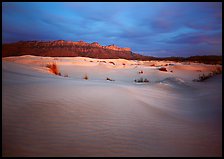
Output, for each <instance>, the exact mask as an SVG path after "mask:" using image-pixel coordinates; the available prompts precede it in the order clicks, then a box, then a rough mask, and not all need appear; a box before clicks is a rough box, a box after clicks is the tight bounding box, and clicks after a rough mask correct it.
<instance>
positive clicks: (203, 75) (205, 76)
mask: <svg viewBox="0 0 224 159" xmlns="http://www.w3.org/2000/svg"><path fill="white" fill-rule="evenodd" d="M221 73H222V69H221V67H217V68H216V70H214V71H212V72H210V73H209V74H208V75H205V74H204V73H203V74H202V75H199V77H198V79H194V80H193V81H194V82H202V81H205V80H207V79H209V78H211V77H213V76H215V75H218V74H221Z"/></svg>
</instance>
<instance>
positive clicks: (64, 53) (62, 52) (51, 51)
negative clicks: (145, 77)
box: [2, 40, 149, 60]
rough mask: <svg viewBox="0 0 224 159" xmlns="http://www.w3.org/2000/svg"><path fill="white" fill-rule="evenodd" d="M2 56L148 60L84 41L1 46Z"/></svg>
mask: <svg viewBox="0 0 224 159" xmlns="http://www.w3.org/2000/svg"><path fill="white" fill-rule="evenodd" d="M2 47H3V49H2V56H3V57H7V56H20V55H36V56H50V57H56V56H58V57H76V56H83V57H92V58H105V59H107V58H124V59H139V60H140V59H142V60H143V59H145V60H146V59H149V57H147V56H143V55H140V54H135V53H133V52H131V49H130V48H120V47H118V46H116V45H108V46H101V45H100V44H99V43H97V42H93V43H87V42H84V41H78V42H73V41H64V40H56V41H46V42H43V41H19V42H16V43H11V44H3V45H2Z"/></svg>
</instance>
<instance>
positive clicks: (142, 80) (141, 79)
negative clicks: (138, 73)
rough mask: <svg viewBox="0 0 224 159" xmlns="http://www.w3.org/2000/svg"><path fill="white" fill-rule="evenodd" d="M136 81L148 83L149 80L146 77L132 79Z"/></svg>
mask: <svg viewBox="0 0 224 159" xmlns="http://www.w3.org/2000/svg"><path fill="white" fill-rule="evenodd" d="M134 81H135V82H136V83H144V82H145V83H148V82H149V80H148V79H147V78H145V79H143V78H142V77H141V78H140V79H137V80H136V79H135V80H134Z"/></svg>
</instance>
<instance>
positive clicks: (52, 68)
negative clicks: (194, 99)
mask: <svg viewBox="0 0 224 159" xmlns="http://www.w3.org/2000/svg"><path fill="white" fill-rule="evenodd" d="M46 67H47V68H49V69H50V71H51V72H52V73H53V74H55V75H58V76H61V73H60V72H59V70H58V67H57V64H56V63H51V64H47V65H46Z"/></svg>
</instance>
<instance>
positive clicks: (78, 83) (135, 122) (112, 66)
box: [2, 55, 222, 156]
mask: <svg viewBox="0 0 224 159" xmlns="http://www.w3.org/2000/svg"><path fill="white" fill-rule="evenodd" d="M53 62H55V63H56V64H57V66H58V70H59V71H60V73H61V76H57V75H55V74H53V73H52V72H50V70H49V68H47V67H46V65H47V64H49V63H53ZM161 65H163V66H164V65H167V66H164V67H166V69H167V72H164V71H159V70H158V69H159V68H160V67H161ZM218 67H219V68H221V66H220V65H206V64H199V63H192V62H187V63H186V62H185V63H178V62H172V61H134V60H124V59H92V58H86V57H69V58H67V57H55V58H54V57H38V56H29V55H26V56H19V57H6V58H2V87H3V88H2V97H3V101H2V104H3V107H2V110H3V112H2V115H3V117H2V119H3V121H2V124H3V126H2V128H3V130H2V131H3V136H2V139H3V144H2V145H3V156H221V155H222V142H221V141H222V75H215V76H214V77H212V78H209V79H207V80H205V81H203V82H194V81H192V80H194V79H198V77H199V75H201V74H203V73H204V74H209V73H210V72H211V71H213V70H216V69H217V68H218ZM171 71H172V72H171ZM64 76H68V77H64ZM85 76H87V77H88V79H87V80H85V79H83V78H84V77H85ZM141 77H142V78H143V79H145V78H146V79H147V80H148V81H149V82H140V83H138V82H135V80H137V81H138V80H139V79H140V78H141ZM107 78H108V79H111V80H114V81H110V80H106V79H107Z"/></svg>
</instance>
